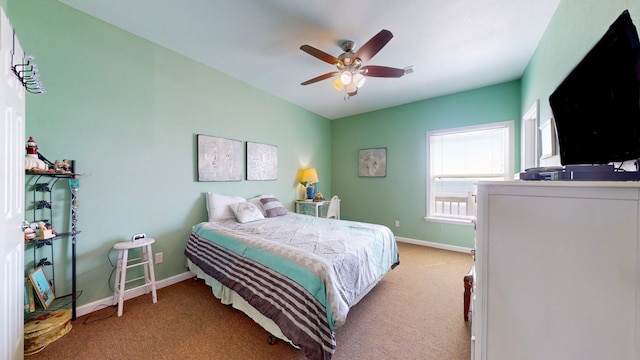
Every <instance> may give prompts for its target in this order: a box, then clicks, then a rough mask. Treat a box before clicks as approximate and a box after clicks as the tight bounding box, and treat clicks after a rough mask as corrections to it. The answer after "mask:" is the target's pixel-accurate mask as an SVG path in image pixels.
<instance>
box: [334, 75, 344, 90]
mask: <svg viewBox="0 0 640 360" xmlns="http://www.w3.org/2000/svg"><path fill="white" fill-rule="evenodd" d="M333 87H334V88H335V89H336V90H338V91H342V88H343V87H344V85H342V81H341V80H340V77H337V78H336V79H335V80H333Z"/></svg>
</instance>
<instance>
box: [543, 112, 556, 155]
mask: <svg viewBox="0 0 640 360" xmlns="http://www.w3.org/2000/svg"><path fill="white" fill-rule="evenodd" d="M539 129H540V159H546V158H549V157H552V156H555V155H556V127H555V121H554V120H553V118H550V119H548V120H547V121H545V122H544V123H542V125H540V128H539Z"/></svg>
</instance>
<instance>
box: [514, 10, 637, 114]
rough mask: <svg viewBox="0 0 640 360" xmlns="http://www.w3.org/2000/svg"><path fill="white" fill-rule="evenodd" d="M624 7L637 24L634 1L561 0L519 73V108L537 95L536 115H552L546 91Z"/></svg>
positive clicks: (580, 57)
mask: <svg viewBox="0 0 640 360" xmlns="http://www.w3.org/2000/svg"><path fill="white" fill-rule="evenodd" d="M625 9H628V10H629V12H630V14H631V17H632V19H633V22H634V23H635V25H636V27H638V26H639V25H640V2H638V1H635V0H634V1H631V0H626V1H624V0H607V1H601V0H562V2H561V3H560V4H559V5H558V8H557V9H556V13H555V14H554V16H553V18H552V20H551V22H550V23H549V26H548V27H547V30H546V32H545V34H544V36H543V38H542V40H541V41H540V44H539V45H538V48H537V50H536V52H535V54H534V55H533V57H532V58H531V60H530V62H529V65H528V66H527V69H526V71H525V73H524V75H523V77H522V107H523V109H525V110H526V109H528V108H529V107H530V106H531V105H532V104H533V103H534V102H535V101H536V100H537V99H540V107H539V109H540V119H541V120H545V119H548V118H550V117H552V116H553V115H552V112H551V108H550V106H549V95H551V93H552V92H553V91H554V90H555V88H556V87H557V86H558V85H559V84H560V82H562V80H564V78H565V77H566V76H567V75H568V74H569V72H570V71H571V70H572V69H573V68H574V67H575V66H576V65H577V64H578V62H580V60H582V58H583V57H584V55H586V53H587V52H588V51H589V50H591V48H592V47H593V46H594V45H595V44H596V42H597V41H598V40H600V38H601V37H602V35H604V33H605V31H607V29H608V28H609V26H610V25H611V23H613V21H614V20H615V19H616V18H617V17H618V16H619V15H620V14H621V13H622V11H624V10H625Z"/></svg>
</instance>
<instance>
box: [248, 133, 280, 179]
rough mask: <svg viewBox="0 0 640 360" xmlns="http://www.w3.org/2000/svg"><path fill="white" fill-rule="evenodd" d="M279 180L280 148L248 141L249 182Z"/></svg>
mask: <svg viewBox="0 0 640 360" xmlns="http://www.w3.org/2000/svg"><path fill="white" fill-rule="evenodd" d="M277 179H278V147H277V146H274V145H267V144H260V143H256V142H251V141H247V180H277Z"/></svg>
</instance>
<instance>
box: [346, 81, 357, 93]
mask: <svg viewBox="0 0 640 360" xmlns="http://www.w3.org/2000/svg"><path fill="white" fill-rule="evenodd" d="M356 92H358V87H357V86H356V84H354V83H349V85H347V94H349V95H352V94H353V95H355V93H356Z"/></svg>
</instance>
